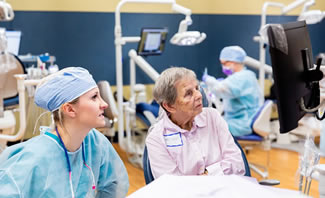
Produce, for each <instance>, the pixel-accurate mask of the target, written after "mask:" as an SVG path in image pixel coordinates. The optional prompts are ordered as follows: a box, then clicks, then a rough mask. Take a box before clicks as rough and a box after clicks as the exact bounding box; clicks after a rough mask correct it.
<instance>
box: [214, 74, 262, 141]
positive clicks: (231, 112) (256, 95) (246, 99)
mask: <svg viewBox="0 0 325 198" xmlns="http://www.w3.org/2000/svg"><path fill="white" fill-rule="evenodd" d="M214 82H215V85H214V86H213V87H212V88H211V91H212V92H213V93H214V94H215V95H216V96H217V97H220V98H223V104H224V105H223V108H224V119H225V120H226V122H227V123H228V127H229V131H230V132H231V133H232V134H233V135H234V136H241V135H248V134H251V133H252V128H251V124H252V121H253V118H254V116H255V114H256V113H257V111H258V109H259V107H260V106H261V103H262V92H261V90H260V87H259V84H258V81H257V79H256V75H255V73H254V72H252V71H250V70H247V69H246V68H244V69H243V70H241V71H239V72H235V73H234V74H232V75H230V76H228V77H227V78H226V79H225V80H223V81H221V82H220V81H217V80H215V81H214Z"/></svg>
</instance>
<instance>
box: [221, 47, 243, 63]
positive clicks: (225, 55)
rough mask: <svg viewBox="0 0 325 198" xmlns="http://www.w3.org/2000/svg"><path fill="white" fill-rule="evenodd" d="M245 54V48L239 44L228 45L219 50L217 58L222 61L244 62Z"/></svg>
mask: <svg viewBox="0 0 325 198" xmlns="http://www.w3.org/2000/svg"><path fill="white" fill-rule="evenodd" d="M246 56H247V54H246V52H245V50H243V48H241V47H239V46H228V47H225V48H223V49H222V50H221V52H220V56H219V59H220V60H223V61H234V62H238V63H242V62H244V59H245V57H246Z"/></svg>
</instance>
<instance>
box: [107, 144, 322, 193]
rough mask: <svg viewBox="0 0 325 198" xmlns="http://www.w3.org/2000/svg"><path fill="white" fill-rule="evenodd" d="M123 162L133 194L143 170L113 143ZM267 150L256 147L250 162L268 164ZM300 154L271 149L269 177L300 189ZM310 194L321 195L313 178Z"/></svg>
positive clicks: (289, 186) (249, 158)
mask: <svg viewBox="0 0 325 198" xmlns="http://www.w3.org/2000/svg"><path fill="white" fill-rule="evenodd" d="M113 145H114V147H115V149H116V150H117V152H118V153H119V155H120V156H121V158H122V160H123V162H124V163H125V166H126V169H127V171H128V174H129V181H130V188H129V192H128V194H131V193H133V192H135V191H136V190H138V189H139V188H141V187H143V186H145V181H144V176H143V171H142V169H140V168H136V167H134V166H133V165H131V164H130V163H129V162H128V161H127V157H126V154H125V152H123V151H122V150H121V149H120V148H119V146H118V145H117V144H113ZM266 156H267V155H266V152H265V151H264V150H262V149H259V148H254V149H253V150H251V151H250V152H249V154H248V155H247V159H248V161H249V162H252V163H258V164H266ZM298 157H299V155H298V153H296V152H293V151H287V150H280V149H272V150H271V151H270V165H269V179H277V180H280V182H281V183H280V185H278V186H276V187H278V188H286V189H294V190H298V178H297V174H296V172H297V169H298V162H299V159H298ZM320 163H325V158H321V160H320ZM252 176H253V177H255V178H257V179H258V180H260V179H262V178H261V177H260V176H259V175H257V174H256V173H255V172H252ZM309 195H310V196H312V197H316V198H317V197H319V194H318V182H317V181H315V180H313V181H312V183H311V188H310V194H309Z"/></svg>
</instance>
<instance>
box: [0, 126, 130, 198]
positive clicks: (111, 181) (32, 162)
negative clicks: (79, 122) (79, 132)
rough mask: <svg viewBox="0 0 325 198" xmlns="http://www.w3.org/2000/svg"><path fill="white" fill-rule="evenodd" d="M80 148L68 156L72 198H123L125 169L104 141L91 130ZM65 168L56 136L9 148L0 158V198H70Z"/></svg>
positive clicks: (124, 193) (61, 149) (125, 192)
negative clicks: (83, 156) (73, 195)
mask: <svg viewBox="0 0 325 198" xmlns="http://www.w3.org/2000/svg"><path fill="white" fill-rule="evenodd" d="M84 148H85V158H86V163H87V165H88V166H90V167H91V169H92V171H93V174H94V177H95V184H96V190H93V189H92V188H91V187H92V182H93V179H92V175H91V171H90V170H89V169H88V168H87V167H86V166H85V165H84V163H83V158H82V149H81V147H80V148H79V149H78V150H77V151H75V152H68V156H69V159H70V163H71V169H72V185H73V190H74V193H75V197H78V198H79V197H114V198H115V197H125V196H126V194H127V192H128V188H129V181H128V175H127V172H126V169H125V166H124V164H123V162H122V160H121V159H120V157H119V156H118V154H117V153H116V151H115V150H114V148H113V146H112V145H111V143H110V142H109V141H108V140H107V138H106V137H105V136H104V135H103V134H101V133H100V132H98V131H97V130H95V129H92V130H91V131H90V132H89V133H88V135H87V136H86V137H85V139H84ZM68 172H69V171H68V165H67V161H66V158H65V153H64V149H63V147H62V145H61V143H60V141H59V139H58V137H57V136H55V135H53V134H52V133H49V132H46V133H45V134H43V135H40V136H37V137H34V138H32V139H30V140H28V141H26V142H24V143H20V144H16V145H14V146H11V147H8V148H7V149H6V150H5V151H4V152H3V153H2V154H1V155H0V197H3V198H5V197H8V198H9V197H10V198H13V197H33V198H37V197H53V198H54V197H56V198H57V197H60V198H61V197H62V198H63V197H71V190H70V186H69V185H70V184H69V173H68Z"/></svg>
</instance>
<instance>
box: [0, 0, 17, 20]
mask: <svg viewBox="0 0 325 198" xmlns="http://www.w3.org/2000/svg"><path fill="white" fill-rule="evenodd" d="M14 16H15V14H14V11H13V9H12V7H11V5H10V4H9V3H7V2H6V1H5V0H0V21H11V20H13V19H14Z"/></svg>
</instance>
